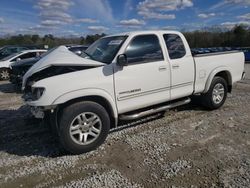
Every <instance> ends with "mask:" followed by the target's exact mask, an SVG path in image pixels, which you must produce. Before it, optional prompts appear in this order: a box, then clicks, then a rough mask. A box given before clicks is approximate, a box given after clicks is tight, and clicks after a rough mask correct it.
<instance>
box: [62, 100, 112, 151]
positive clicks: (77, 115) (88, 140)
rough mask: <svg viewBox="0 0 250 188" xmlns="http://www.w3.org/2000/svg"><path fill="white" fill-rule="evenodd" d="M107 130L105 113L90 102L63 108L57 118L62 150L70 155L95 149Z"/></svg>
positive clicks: (108, 124) (107, 122)
mask: <svg viewBox="0 0 250 188" xmlns="http://www.w3.org/2000/svg"><path fill="white" fill-rule="evenodd" d="M109 129H110V118H109V115H108V113H107V111H106V110H105V108H104V107H103V106H101V105H99V104H98V103H95V102H91V101H86V102H79V103H75V104H72V105H70V106H68V107H66V108H64V109H63V110H62V113H61V115H60V117H59V139H60V142H61V144H62V146H63V147H64V149H65V150H66V151H68V152H69V153H71V154H82V153H86V152H89V151H92V150H94V149H96V148H97V147H98V146H100V145H101V144H102V143H103V142H104V141H105V139H106V137H107V135H108V133H109ZM86 135H87V136H86Z"/></svg>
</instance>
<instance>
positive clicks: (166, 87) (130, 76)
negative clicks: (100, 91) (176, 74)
mask: <svg viewBox="0 0 250 188" xmlns="http://www.w3.org/2000/svg"><path fill="white" fill-rule="evenodd" d="M162 45H164V43H163V44H161V42H160V40H159V38H158V36H157V35H154V34H148V35H137V36H135V37H134V38H133V39H132V40H131V41H130V43H129V44H128V46H127V47H126V49H125V51H124V54H126V56H127V59H128V65H127V66H123V67H121V66H119V65H117V64H115V65H114V66H115V67H114V72H115V73H114V83H115V96H116V100H117V108H118V113H125V112H128V111H131V110H136V109H140V108H143V107H146V106H150V105H154V104H157V103H161V102H165V101H168V100H169V99H170V68H169V64H168V62H167V61H165V58H164V55H163V52H162V47H161V46H162Z"/></svg>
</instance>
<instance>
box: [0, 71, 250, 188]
mask: <svg viewBox="0 0 250 188" xmlns="http://www.w3.org/2000/svg"><path fill="white" fill-rule="evenodd" d="M247 69H248V70H249V69H250V66H247ZM248 79H250V70H249V77H248ZM249 81H250V80H246V81H244V82H241V83H238V84H237V85H235V86H234V91H233V93H232V94H229V97H228V99H227V102H226V104H225V105H224V107H223V108H221V109H220V110H216V111H206V110H204V109H203V108H201V107H199V106H194V105H187V106H185V107H182V108H178V109H175V110H171V111H169V112H167V113H166V114H165V116H164V117H159V116H153V117H149V118H146V119H143V120H140V121H137V122H131V123H128V124H125V125H124V126H125V127H126V126H128V128H125V127H124V126H123V128H121V130H119V131H112V133H111V134H110V135H109V137H108V139H107V141H106V142H105V144H104V145H102V146H101V147H100V148H99V149H98V150H96V151H93V152H90V153H87V154H83V155H79V156H69V155H66V154H65V153H64V151H63V150H62V148H61V147H60V145H59V144H58V142H57V139H56V138H55V137H53V136H52V135H51V134H50V132H49V130H48V129H47V128H46V126H45V124H44V123H43V122H41V121H38V120H36V119H33V118H32V117H31V115H30V113H29V110H28V108H27V107H26V106H23V103H22V100H21V95H20V94H15V93H14V89H13V86H12V85H11V84H9V83H8V82H1V83H0V187H110V188H111V187H112V188H113V187H249V186H250V82H249Z"/></svg>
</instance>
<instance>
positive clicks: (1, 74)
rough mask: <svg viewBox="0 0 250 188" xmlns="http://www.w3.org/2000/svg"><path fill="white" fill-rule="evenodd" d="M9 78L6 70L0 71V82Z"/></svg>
mask: <svg viewBox="0 0 250 188" xmlns="http://www.w3.org/2000/svg"><path fill="white" fill-rule="evenodd" d="M9 78H10V74H9V70H8V69H0V80H8V79H9Z"/></svg>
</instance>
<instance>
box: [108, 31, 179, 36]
mask: <svg viewBox="0 0 250 188" xmlns="http://www.w3.org/2000/svg"><path fill="white" fill-rule="evenodd" d="M152 33H155V34H162V33H176V34H180V32H179V31H172V30H147V31H131V32H125V33H118V34H113V35H108V36H106V37H114V36H126V35H127V36H130V35H143V34H152Z"/></svg>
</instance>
